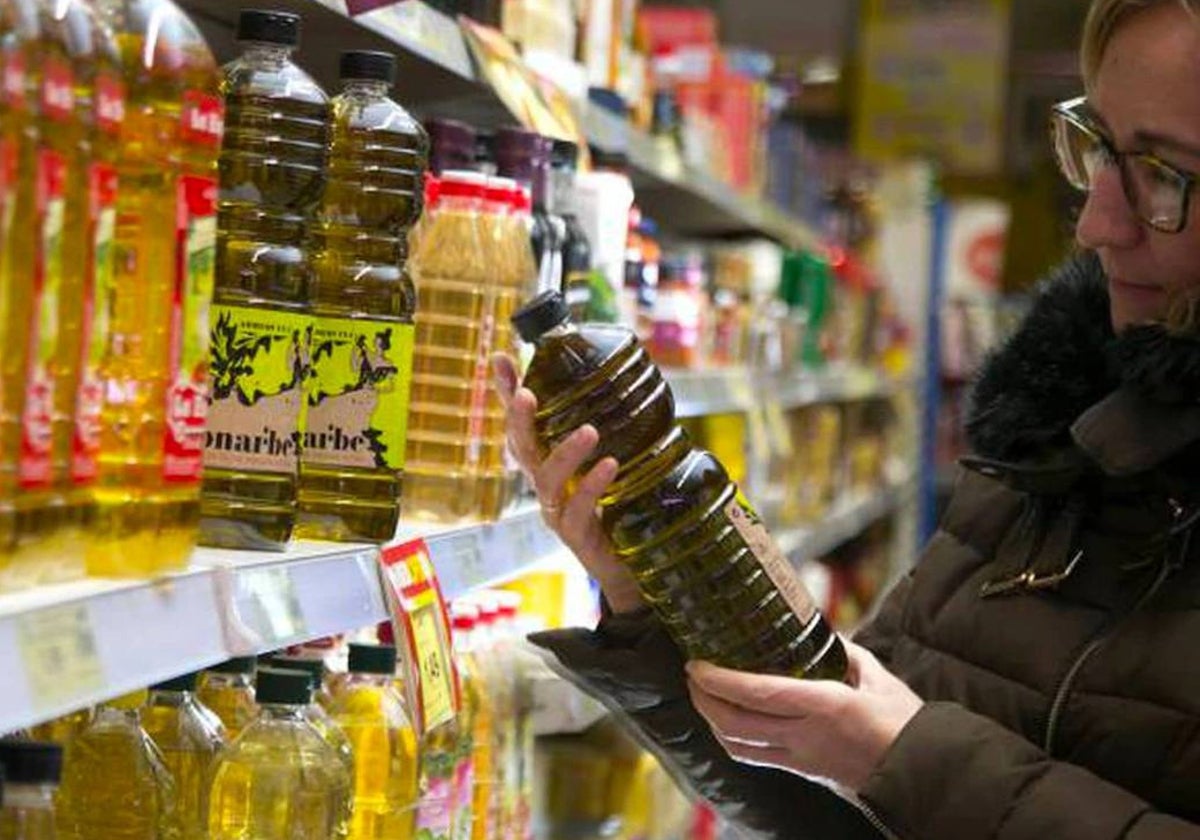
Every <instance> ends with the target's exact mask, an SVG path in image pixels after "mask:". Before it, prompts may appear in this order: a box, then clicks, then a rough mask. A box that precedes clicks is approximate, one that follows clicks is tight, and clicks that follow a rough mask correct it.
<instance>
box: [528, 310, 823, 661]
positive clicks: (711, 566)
mask: <svg viewBox="0 0 1200 840" xmlns="http://www.w3.org/2000/svg"><path fill="white" fill-rule="evenodd" d="M514 322H515V323H516V324H517V327H518V329H519V330H521V334H522V337H524V338H525V339H526V340H527V341H532V342H534V344H535V345H536V348H537V349H536V351H535V353H534V356H533V360H532V362H531V363H530V366H529V371H528V373H527V375H526V377H525V387H527V388H529V389H530V390H531V391H533V393H534V394H535V395H537V397H538V413H537V417H536V421H535V423H536V428H537V435H538V445H539V448H540V449H541V450H542V452H543V454H548V453H549V452H550V450H551V449H553V448H554V446H555V445H557V444H558V443H559V442H561V441H562V440H563V439H564V438H565V437H566V436H567V435H569V434H570V433H571V432H572V431H574V430H575V429H577V428H578V427H579V426H581V425H583V424H585V423H590V424H591V425H593V426H594V427H595V428H596V429H597V431H599V433H600V443H599V445H598V446H597V448H596V452H595V453H594V454H593V456H592V458H591V459H590V460H589V462H588V463H587V464H585V465H584V466H583V468H582V470H584V471H586V470H587V469H590V467H591V466H592V465H593V464H595V463H597V462H598V461H599V460H600V459H602V458H604V457H608V456H611V457H613V458H615V459H616V460H617V463H618V464H619V465H620V466H619V469H618V472H617V476H616V478H615V480H614V481H613V483H612V485H611V486H610V488H609V490H608V492H607V494H606V495H605V496H604V497H603V498H602V499H601V500H600V518H601V524H602V527H603V528H604V530H605V532H606V533H607V534H608V536H609V539H610V540H611V542H612V545H613V547H614V549H615V550H616V552H617V555H618V557H620V559H621V560H622V561H623V562H624V563H626V564H627V565H628V566H629V568H630V570H631V571H632V572H633V574H634V577H635V578H636V579H637V582H638V585H639V587H640V589H641V591H642V594H643V597H645V598H646V600H647V601H648V602H649V603H650V604H651V606H653V608H654V609H655V610H656V611H657V613H658V614H659V616H660V618H661V619H662V621H663V622H664V623H665V625H666V627H667V629H668V631H669V632H670V633H671V635H672V637H673V638H674V639H675V641H676V642H677V643H678V644H679V645H680V647H681V648H682V649H683V650H684V652H685V654H686V655H687V656H688V657H689V658H698V659H706V660H709V661H712V662H716V663H718V664H720V665H725V666H727V667H732V668H739V669H744V670H751V671H759V672H770V673H779V674H787V675H791V676H797V677H801V676H802V677H808V678H813V679H841V678H842V677H843V675H844V674H845V670H846V654H845V649H844V648H843V646H842V644H841V642H840V640H839V639H838V637H837V635H836V634H835V633H834V632H833V631H832V630H831V629H830V627H829V625H828V623H826V621H825V619H824V617H823V616H822V615H821V614H820V612H819V611H818V610H817V609H816V607H815V606H814V605H813V603H812V600H811V598H810V596H809V595H808V593H807V592H806V591H805V589H804V587H803V585H802V584H801V583H800V582H799V580H798V579H797V578H796V576H795V573H794V571H793V570H792V568H791V567H790V565H789V564H788V561H787V559H786V557H784V556H783V554H782V553H781V552H780V551H779V549H778V548H777V547H776V546H775V545H774V543H773V542H772V540H771V538H770V536H769V534H767V532H766V529H765V528H764V527H763V526H762V523H761V522H760V521H759V519H758V516H757V514H756V513H755V512H754V510H753V508H751V506H750V505H749V503H748V502H747V501H746V500H745V499H744V498H743V497H742V495H741V493H740V492H739V491H738V488H737V486H736V485H735V484H734V483H733V482H732V481H730V479H729V476H728V474H727V473H726V472H725V469H724V467H722V466H721V464H720V462H718V461H717V459H716V458H714V457H713V456H712V454H711V453H709V452H706V451H704V450H702V449H698V448H696V447H694V446H693V445H692V444H691V442H690V440H689V439H688V437H687V434H686V433H685V432H684V431H683V429H681V428H680V427H679V426H678V425H676V423H675V406H674V399H673V397H672V395H671V390H670V388H669V386H668V385H667V383H666V382H665V381H664V380H663V378H662V374H661V373H660V372H659V370H658V368H657V367H655V365H654V364H653V363H652V362H651V361H650V359H649V357H648V356H647V355H646V351H645V350H644V349H643V348H642V346H641V345H640V344H639V343H638V342H637V340H636V338H635V337H634V336H633V334H632V333H631V332H630V331H629V330H627V329H624V328H621V327H614V326H607V325H592V324H585V325H582V326H579V327H576V326H575V325H573V324H571V323H570V319H569V312H568V310H567V307H566V304H565V302H564V301H563V299H562V296H561V295H560V294H558V293H557V292H549V293H544V294H542V295H539V296H538V297H537V298H535V299H534V300H533V301H531V302H530V303H529V304H528V305H526V306H525V307H523V308H522V310H521V312H519V313H518V315H517V316H516V317H515V318H514Z"/></svg>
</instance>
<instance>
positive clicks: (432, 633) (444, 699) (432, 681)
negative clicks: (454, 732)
mask: <svg viewBox="0 0 1200 840" xmlns="http://www.w3.org/2000/svg"><path fill="white" fill-rule="evenodd" d="M411 618H412V631H413V646H414V647H415V648H416V653H417V668H418V670H419V671H420V674H421V705H422V707H423V711H424V718H425V731H427V732H428V731H429V730H431V729H435V728H436V727H438V726H441V725H442V724H443V723H447V722H449V721H450V720H452V719H453V718H454V684H453V680H454V676H453V674H452V672H451V670H450V663H449V662H448V661H447V659H446V649H445V647H444V646H443V645H442V640H441V637H440V636H439V634H438V608H437V606H436V605H430V606H428V607H423V608H421V609H419V610H417V611H416V612H414V613H412V616H411Z"/></svg>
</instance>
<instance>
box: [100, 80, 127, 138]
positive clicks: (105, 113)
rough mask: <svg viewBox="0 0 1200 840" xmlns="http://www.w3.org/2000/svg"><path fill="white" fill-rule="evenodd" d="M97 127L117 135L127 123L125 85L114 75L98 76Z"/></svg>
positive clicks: (106, 132)
mask: <svg viewBox="0 0 1200 840" xmlns="http://www.w3.org/2000/svg"><path fill="white" fill-rule="evenodd" d="M95 84H96V127H97V128H98V129H100V131H102V132H104V133H105V134H116V133H117V132H118V131H120V129H121V123H123V122H124V121H125V84H124V83H123V82H122V81H121V79H120V77H118V76H114V75H113V74H112V73H105V72H101V73H98V74H97V75H96V83H95Z"/></svg>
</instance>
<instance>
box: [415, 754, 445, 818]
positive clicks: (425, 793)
mask: <svg viewBox="0 0 1200 840" xmlns="http://www.w3.org/2000/svg"><path fill="white" fill-rule="evenodd" d="M421 760H422V761H423V762H424V763H425V765H426V767H427V768H428V769H427V770H426V775H425V777H424V778H423V779H422V782H423V784H422V789H421V799H420V801H419V802H418V803H417V836H418V837H421V838H422V840H450V829H451V824H452V822H453V818H454V808H453V806H454V776H453V773H454V767H453V765H452V764H451V763H450V762H451V761H452V759H451V757H450V756H448V755H445V754H437V753H435V754H432V755H430V754H426V755H424V756H422V757H421Z"/></svg>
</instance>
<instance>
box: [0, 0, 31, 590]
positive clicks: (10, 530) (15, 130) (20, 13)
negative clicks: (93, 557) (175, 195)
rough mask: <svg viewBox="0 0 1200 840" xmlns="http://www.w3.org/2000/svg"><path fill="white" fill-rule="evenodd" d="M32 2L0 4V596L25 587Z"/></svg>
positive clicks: (20, 1)
mask: <svg viewBox="0 0 1200 840" xmlns="http://www.w3.org/2000/svg"><path fill="white" fill-rule="evenodd" d="M40 50H41V32H40V25H39V21H38V6H37V2H36V0H6V2H4V3H2V4H0V60H2V61H3V67H2V69H0V73H2V74H3V75H2V79H0V81H2V84H0V323H2V324H4V332H3V334H2V336H0V590H4V589H14V588H17V587H19V586H21V585H22V584H27V583H28V581H27V580H23V578H28V575H27V574H22V573H21V570H20V569H14V568H13V564H12V555H13V551H14V549H15V547H16V533H17V526H16V497H17V467H18V462H19V456H20V451H21V428H22V424H21V416H22V414H23V412H24V407H25V378H26V375H27V373H28V359H29V356H28V353H29V343H30V342H29V337H30V323H31V321H32V317H33V296H32V295H31V294H30V291H31V289H30V281H31V279H32V277H33V274H34V269H35V264H36V259H37V245H38V232H39V226H38V219H37V214H36V212H35V204H36V201H37V189H36V187H37V184H36V180H37V179H36V178H35V177H34V175H35V172H36V171H37V165H38V164H37V162H38V157H39V155H38V148H39V142H38V141H39V132H38V105H39V101H40V96H39V93H40V88H41V85H40V83H39V81H38V78H39V74H38V73H37V68H38V63H37V58H38V54H39V52H40Z"/></svg>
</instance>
